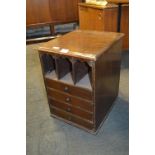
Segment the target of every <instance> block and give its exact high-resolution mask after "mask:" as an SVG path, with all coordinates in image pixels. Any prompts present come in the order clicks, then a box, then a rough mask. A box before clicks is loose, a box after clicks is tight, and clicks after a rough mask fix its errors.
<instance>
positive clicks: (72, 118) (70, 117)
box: [50, 106, 94, 129]
mask: <svg viewBox="0 0 155 155" xmlns="http://www.w3.org/2000/svg"><path fill="white" fill-rule="evenodd" d="M50 110H51V113H52V114H54V115H55V116H58V117H61V118H63V119H65V120H67V121H69V122H73V123H76V124H78V125H81V126H83V127H86V128H88V129H93V127H94V124H93V123H91V122H88V121H85V120H83V119H80V118H77V117H76V116H73V115H72V114H70V113H68V112H65V111H63V110H59V109H57V108H55V107H53V106H51V107H50Z"/></svg>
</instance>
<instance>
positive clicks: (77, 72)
mask: <svg viewBox="0 0 155 155" xmlns="http://www.w3.org/2000/svg"><path fill="white" fill-rule="evenodd" d="M72 65H73V71H72V76H73V81H74V84H75V85H77V86H79V87H85V88H88V89H92V87H91V78H92V76H91V74H92V68H91V67H90V66H89V65H88V64H87V63H86V62H81V61H79V60H76V61H73V63H72Z"/></svg>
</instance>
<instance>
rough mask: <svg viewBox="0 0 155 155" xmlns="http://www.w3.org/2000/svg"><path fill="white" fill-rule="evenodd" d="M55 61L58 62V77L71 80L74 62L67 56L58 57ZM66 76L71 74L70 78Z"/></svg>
mask: <svg viewBox="0 0 155 155" xmlns="http://www.w3.org/2000/svg"><path fill="white" fill-rule="evenodd" d="M55 62H56V74H57V77H58V79H60V80H63V79H64V80H65V79H66V80H71V72H72V64H71V62H70V61H69V59H68V58H65V57H56V58H55ZM66 76H69V77H68V78H69V79H67V78H65V77H66ZM66 82H67V81H66Z"/></svg>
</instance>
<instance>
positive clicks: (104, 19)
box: [79, 3, 118, 32]
mask: <svg viewBox="0 0 155 155" xmlns="http://www.w3.org/2000/svg"><path fill="white" fill-rule="evenodd" d="M117 16H118V6H117V5H115V4H108V5H107V6H96V5H91V4H86V3H79V23H80V29H82V30H100V31H111V32H116V31H117Z"/></svg>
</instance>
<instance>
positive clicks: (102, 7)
mask: <svg viewBox="0 0 155 155" xmlns="http://www.w3.org/2000/svg"><path fill="white" fill-rule="evenodd" d="M79 6H84V7H90V8H96V9H110V8H116V7H118V5H116V4H109V3H108V4H107V5H106V6H104V5H96V4H90V3H79Z"/></svg>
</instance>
